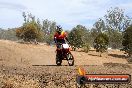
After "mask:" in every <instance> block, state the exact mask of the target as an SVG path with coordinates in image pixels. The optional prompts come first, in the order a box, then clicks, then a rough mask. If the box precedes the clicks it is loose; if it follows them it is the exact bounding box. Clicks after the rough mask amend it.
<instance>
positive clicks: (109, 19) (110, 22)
mask: <svg viewBox="0 0 132 88" xmlns="http://www.w3.org/2000/svg"><path fill="white" fill-rule="evenodd" d="M104 17H105V20H106V26H107V29H111V30H117V31H123V30H125V29H126V28H127V27H128V26H130V25H131V23H132V19H131V18H129V17H128V16H125V15H124V10H123V9H120V8H118V7H115V8H111V9H110V10H108V11H107V14H106V15H105V16H104Z"/></svg>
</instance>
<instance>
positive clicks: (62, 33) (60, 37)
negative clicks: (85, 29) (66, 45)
mask: <svg viewBox="0 0 132 88" xmlns="http://www.w3.org/2000/svg"><path fill="white" fill-rule="evenodd" d="M66 36H67V34H66V32H65V31H62V32H61V34H58V33H57V32H56V33H55V35H54V38H56V39H57V40H58V39H65V37H66Z"/></svg>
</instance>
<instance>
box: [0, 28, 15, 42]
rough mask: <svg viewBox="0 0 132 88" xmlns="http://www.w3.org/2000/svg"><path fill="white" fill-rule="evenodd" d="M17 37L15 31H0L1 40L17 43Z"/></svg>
mask: <svg viewBox="0 0 132 88" xmlns="http://www.w3.org/2000/svg"><path fill="white" fill-rule="evenodd" d="M15 35H16V32H15V29H8V30H5V29H0V39H5V40H12V41H15V40H17V37H16V36H15Z"/></svg>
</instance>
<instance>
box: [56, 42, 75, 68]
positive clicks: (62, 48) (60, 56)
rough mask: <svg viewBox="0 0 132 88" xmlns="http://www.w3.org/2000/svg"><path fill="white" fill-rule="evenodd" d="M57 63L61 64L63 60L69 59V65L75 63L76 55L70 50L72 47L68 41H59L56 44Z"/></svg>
mask: <svg viewBox="0 0 132 88" xmlns="http://www.w3.org/2000/svg"><path fill="white" fill-rule="evenodd" d="M56 46H57V49H56V64H57V65H61V63H62V60H67V61H68V64H69V66H73V65H74V57H73V55H72V54H71V52H70V47H69V45H68V44H67V43H64V44H63V43H57V44H56Z"/></svg>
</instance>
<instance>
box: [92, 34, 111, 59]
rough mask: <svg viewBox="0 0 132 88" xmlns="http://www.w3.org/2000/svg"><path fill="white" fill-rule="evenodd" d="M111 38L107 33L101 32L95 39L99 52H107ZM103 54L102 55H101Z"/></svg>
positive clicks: (95, 45)
mask: <svg viewBox="0 0 132 88" xmlns="http://www.w3.org/2000/svg"><path fill="white" fill-rule="evenodd" d="M108 43H109V38H108V36H107V35H106V34H104V33H100V34H99V35H98V36H97V37H96V39H95V40H94V48H95V49H96V51H97V52H101V53H103V52H105V51H106V50H107V48H108ZM100 56H101V55H100Z"/></svg>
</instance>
